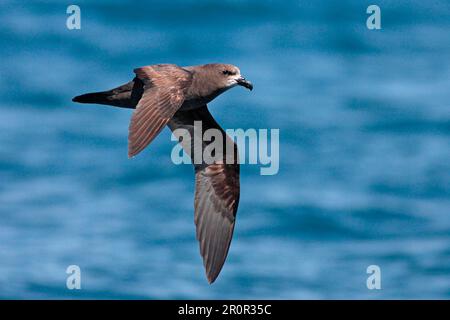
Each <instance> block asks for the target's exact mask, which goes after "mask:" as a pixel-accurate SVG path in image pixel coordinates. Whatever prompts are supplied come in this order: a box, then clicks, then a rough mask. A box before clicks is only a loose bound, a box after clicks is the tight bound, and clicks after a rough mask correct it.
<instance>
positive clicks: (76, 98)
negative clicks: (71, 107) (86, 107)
mask: <svg viewBox="0 0 450 320" xmlns="http://www.w3.org/2000/svg"><path fill="white" fill-rule="evenodd" d="M72 101H73V102H80V96H76V97H73V98H72Z"/></svg>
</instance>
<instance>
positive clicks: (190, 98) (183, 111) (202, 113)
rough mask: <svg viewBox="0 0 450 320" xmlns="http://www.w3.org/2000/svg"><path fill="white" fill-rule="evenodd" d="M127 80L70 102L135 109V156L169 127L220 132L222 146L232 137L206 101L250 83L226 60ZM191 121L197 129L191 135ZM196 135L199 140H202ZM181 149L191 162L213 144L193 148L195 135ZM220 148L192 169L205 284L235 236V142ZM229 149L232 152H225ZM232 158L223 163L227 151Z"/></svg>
mask: <svg viewBox="0 0 450 320" xmlns="http://www.w3.org/2000/svg"><path fill="white" fill-rule="evenodd" d="M134 73H135V74H136V76H135V77H134V79H133V80H131V81H130V82H128V83H126V84H124V85H121V86H119V87H117V88H115V89H111V90H109V91H103V92H94V93H87V94H83V95H80V96H77V97H75V98H73V101H74V102H80V103H97V104H105V105H110V106H116V107H122V108H131V109H135V111H134V112H133V115H132V117H131V123H130V126H129V132H128V156H129V157H134V156H135V155H137V154H138V153H139V152H141V151H142V150H143V149H144V148H145V147H146V146H148V145H149V144H150V142H151V141H152V140H153V139H154V138H155V137H156V136H157V135H158V134H159V133H160V132H161V130H162V129H163V128H164V127H165V126H166V125H168V126H169V128H170V129H171V130H172V131H173V132H174V134H175V135H176V133H177V131H178V130H177V131H175V130H176V129H179V128H183V129H186V130H187V131H188V132H189V133H190V136H191V137H194V138H195V136H194V134H197V135H198V134H199V133H198V126H197V123H199V122H197V121H201V122H200V123H201V128H200V132H201V137H203V132H204V131H206V130H208V129H217V130H220V132H221V133H222V137H223V141H222V142H223V143H224V144H223V146H226V145H227V143H230V141H231V139H230V138H229V137H228V136H227V135H226V134H225V132H224V131H223V129H222V128H221V127H220V126H219V125H218V124H217V122H216V121H215V120H214V118H213V116H212V115H211V114H210V113H209V111H208V107H207V105H206V104H207V103H209V102H210V101H212V100H213V99H214V98H216V97H217V96H218V95H220V94H221V93H223V92H225V91H227V90H228V89H230V88H232V87H234V86H236V85H240V86H243V87H245V88H247V89H250V90H252V89H253V85H252V84H251V82H249V81H247V80H246V79H245V78H244V77H242V75H241V72H240V70H239V68H237V67H235V66H233V65H230V64H220V63H214V64H205V65H201V66H193V67H179V66H177V65H174V64H158V65H151V66H145V67H141V68H137V69H135V70H134ZM194 121H195V126H197V127H196V130H195V132H197V133H194ZM201 137H200V139H201ZM179 139H180V143H181V145H182V147H183V149H184V150H185V151H186V152H187V153H188V154H189V155H190V156H191V158H192V160H193V163H194V154H195V152H202V154H203V151H204V150H205V148H206V147H207V146H208V145H209V144H210V143H212V142H205V141H203V139H202V140H201V141H202V148H201V149H202V150H197V149H198V148H197V149H194V142H193V141H194V139H190V140H189V141H183V139H181V137H179ZM229 145H231V146H233V147H232V148H228V150H227V148H225V147H224V148H223V149H224V150H223V151H222V153H221V154H220V155H217V154H216V155H215V157H214V159H216V160H215V161H214V162H213V163H209V164H207V163H206V162H205V161H203V160H202V162H201V163H199V164H196V163H194V169H195V199H194V208H195V219H194V221H195V225H196V229H197V232H196V236H197V240H198V241H199V242H200V253H201V255H202V257H203V265H204V266H205V269H206V276H207V278H208V281H209V283H212V282H214V281H215V280H216V278H217V276H218V275H219V273H220V270H221V269H222V267H223V264H224V262H225V259H226V257H227V254H228V249H229V248H230V243H231V238H232V236H233V230H234V223H235V218H236V212H237V208H238V203H239V189H240V187H239V163H238V161H237V159H238V152H237V147H236V144H234V142H233V141H231V144H229ZM229 149H232V150H229ZM230 153H231V157H232V159H234V161H232V162H233V163H231V164H230V163H229V162H230V161H226V159H229V158H227V155H230Z"/></svg>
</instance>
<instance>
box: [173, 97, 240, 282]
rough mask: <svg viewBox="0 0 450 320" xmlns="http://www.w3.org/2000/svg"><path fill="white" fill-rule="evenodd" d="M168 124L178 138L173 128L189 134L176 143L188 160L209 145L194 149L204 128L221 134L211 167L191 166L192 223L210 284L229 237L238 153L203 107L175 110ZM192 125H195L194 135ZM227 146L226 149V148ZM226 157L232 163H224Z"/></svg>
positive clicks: (235, 200)
mask: <svg viewBox="0 0 450 320" xmlns="http://www.w3.org/2000/svg"><path fill="white" fill-rule="evenodd" d="M197 121H200V122H197ZM194 122H195V124H194ZM168 125H169V127H170V129H171V130H172V131H173V132H174V134H175V135H176V136H178V137H179V138H180V135H179V131H178V130H176V129H180V128H182V129H187V130H188V131H189V133H190V137H191V139H186V136H183V138H181V141H180V143H181V145H182V146H183V148H184V150H185V151H186V152H187V153H188V154H189V155H190V156H191V158H192V159H194V152H202V153H203V151H204V150H205V148H206V147H207V146H208V145H209V144H210V143H212V142H202V144H201V145H202V147H201V150H194V142H193V139H194V138H195V137H194V134H196V135H197V137H196V138H197V139H201V137H202V136H203V133H204V132H205V131H206V130H208V129H217V130H220V132H221V133H222V139H223V141H222V142H223V146H224V148H223V152H222V153H221V154H216V155H215V157H214V159H216V160H215V161H214V162H213V163H212V164H207V163H205V162H204V161H203V162H202V163H198V164H194V167H195V203H194V207H195V219H194V221H195V225H196V229H197V232H196V234H197V240H198V241H199V242H200V253H201V255H202V257H203V264H204V266H205V269H206V276H207V278H208V281H209V282H210V283H212V282H214V280H216V278H217V276H218V275H219V273H220V270H221V269H222V266H223V264H224V262H225V259H226V257H227V254H228V249H229V247H230V243H231V238H232V236H233V230H234V224H235V218H236V212H237V208H238V203H239V188H240V187H239V163H238V161H237V160H238V150H237V147H236V145H235V144H234V142H233V141H232V140H231V139H230V138H229V137H228V136H227V135H226V133H225V132H224V131H223V129H222V128H221V127H220V126H219V125H218V124H217V122H216V121H215V120H214V118H213V117H212V115H211V114H210V113H209V111H208V108H207V106H206V105H205V106H203V107H201V108H199V109H194V110H188V111H182V110H179V111H177V112H176V113H175V115H174V116H173V117H172V119H171V120H170V121H169V123H168ZM194 125H195V126H196V128H195V132H194ZM200 135H201V136H200ZM183 139H185V140H183ZM200 141H203V139H202V140H200ZM227 145H228V146H230V147H229V148H226V146H227ZM230 149H231V150H230ZM230 153H231V154H230ZM227 156H229V158H228V159H229V160H232V161H231V162H233V163H231V164H229V163H228V162H230V161H228V162H226V158H227Z"/></svg>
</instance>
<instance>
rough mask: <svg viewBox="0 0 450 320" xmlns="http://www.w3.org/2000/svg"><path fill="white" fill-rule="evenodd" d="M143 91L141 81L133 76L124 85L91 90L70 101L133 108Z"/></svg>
mask: <svg viewBox="0 0 450 320" xmlns="http://www.w3.org/2000/svg"><path fill="white" fill-rule="evenodd" d="M143 92H144V88H143V83H142V81H141V80H139V79H137V78H135V79H133V80H132V81H130V82H128V83H126V84H124V85H121V86H119V87H117V88H114V89H111V90H108V91H102V92H92V93H86V94H82V95H79V96H76V97H74V98H73V99H72V101H73V102H78V103H95V104H105V105H109V106H115V107H122V108H135V107H136V105H137V103H138V101H139V99H140V98H141V96H142V93H143Z"/></svg>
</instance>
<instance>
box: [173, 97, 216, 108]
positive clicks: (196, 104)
mask: <svg viewBox="0 0 450 320" xmlns="http://www.w3.org/2000/svg"><path fill="white" fill-rule="evenodd" d="M210 101H211V99H202V98H200V99H190V100H185V101H184V102H183V104H182V105H181V107H180V110H184V111H186V110H192V109H197V108H201V107H203V106H204V105H205V104H207V103H208V102H210Z"/></svg>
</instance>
